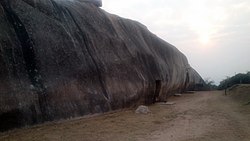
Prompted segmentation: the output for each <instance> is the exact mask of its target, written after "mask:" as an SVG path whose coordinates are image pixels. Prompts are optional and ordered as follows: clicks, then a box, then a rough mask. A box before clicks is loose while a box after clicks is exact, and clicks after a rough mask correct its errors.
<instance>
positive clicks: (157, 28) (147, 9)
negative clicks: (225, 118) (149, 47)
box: [102, 0, 250, 84]
mask: <svg viewBox="0 0 250 141" xmlns="http://www.w3.org/2000/svg"><path fill="white" fill-rule="evenodd" d="M102 8H103V9H104V10H106V11H108V12H110V13H113V14H116V15H119V16H121V17H125V18H129V19H133V20H137V21H139V22H141V23H142V24H144V25H146V26H147V27H148V29H149V30H150V31H151V32H153V33H155V34H156V35H158V36H159V37H160V38H162V39H164V40H166V41H167V42H169V43H171V44H173V45H175V46H176V47H177V48H178V49H179V50H180V51H181V52H183V53H184V54H185V55H186V56H187V58H188V60H189V63H190V64H191V66H192V67H193V68H195V69H196V70H197V71H198V72H199V73H200V74H201V76H202V77H203V78H210V79H211V80H214V81H215V82H216V84H218V83H219V82H220V81H221V80H222V79H224V78H226V76H232V75H234V74H235V73H240V72H243V73H245V72H246V71H250V0H103V7H102Z"/></svg>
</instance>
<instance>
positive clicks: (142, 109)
mask: <svg viewBox="0 0 250 141" xmlns="http://www.w3.org/2000/svg"><path fill="white" fill-rule="evenodd" d="M135 113H136V114H148V113H151V111H150V110H149V108H148V106H144V105H140V106H139V107H138V108H137V109H136V110H135Z"/></svg>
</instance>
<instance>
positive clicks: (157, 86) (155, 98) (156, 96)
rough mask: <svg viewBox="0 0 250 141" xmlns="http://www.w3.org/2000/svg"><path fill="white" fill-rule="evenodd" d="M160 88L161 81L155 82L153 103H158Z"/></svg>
mask: <svg viewBox="0 0 250 141" xmlns="http://www.w3.org/2000/svg"><path fill="white" fill-rule="evenodd" d="M161 86H162V81H161V80H155V92H154V101H153V102H154V103H155V102H157V101H159V96H160V92H161Z"/></svg>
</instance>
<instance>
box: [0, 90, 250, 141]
mask: <svg viewBox="0 0 250 141" xmlns="http://www.w3.org/2000/svg"><path fill="white" fill-rule="evenodd" d="M169 101H170V102H175V104H174V105H162V104H155V105H152V106H150V107H149V108H150V110H151V111H152V112H151V113H150V114H146V115H140V114H135V112H134V109H128V110H123V111H119V112H115V113H109V114H105V115H101V116H95V117H91V118H79V119H74V120H67V121H60V122H53V123H46V124H43V125H38V126H34V127H26V128H23V129H15V130H13V131H9V132H5V133H0V141H33V140H34V141H250V105H244V104H242V103H240V102H238V101H237V100H234V98H232V96H230V95H227V96H225V95H224V92H223V91H213V92H196V93H194V94H186V95H182V96H181V97H172V98H170V99H169Z"/></svg>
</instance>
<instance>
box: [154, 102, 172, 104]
mask: <svg viewBox="0 0 250 141" xmlns="http://www.w3.org/2000/svg"><path fill="white" fill-rule="evenodd" d="M157 104H160V105H174V104H175V102H158V103H157Z"/></svg>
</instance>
